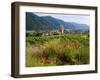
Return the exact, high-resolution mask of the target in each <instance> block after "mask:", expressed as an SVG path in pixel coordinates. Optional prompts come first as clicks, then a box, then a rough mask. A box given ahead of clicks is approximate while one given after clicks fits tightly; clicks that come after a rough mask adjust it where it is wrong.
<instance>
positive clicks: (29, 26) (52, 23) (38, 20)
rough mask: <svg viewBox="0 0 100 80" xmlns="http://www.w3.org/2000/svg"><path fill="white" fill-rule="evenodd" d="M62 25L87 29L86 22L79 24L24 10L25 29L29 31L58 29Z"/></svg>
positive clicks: (68, 27) (76, 28)
mask: <svg viewBox="0 0 100 80" xmlns="http://www.w3.org/2000/svg"><path fill="white" fill-rule="evenodd" d="M60 25H63V26H64V28H65V29H72V30H89V26H88V25H86V24H79V23H75V22H65V21H63V20H61V19H58V18H54V17H52V16H38V15H36V14H34V13H31V12H26V30H28V31H31V30H35V31H40V30H42V31H48V30H54V29H58V28H59V27H60Z"/></svg>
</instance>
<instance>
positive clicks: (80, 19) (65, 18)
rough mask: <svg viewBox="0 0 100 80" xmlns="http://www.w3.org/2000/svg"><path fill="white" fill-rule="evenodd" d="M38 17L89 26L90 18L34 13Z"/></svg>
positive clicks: (76, 15) (77, 15)
mask: <svg viewBox="0 0 100 80" xmlns="http://www.w3.org/2000/svg"><path fill="white" fill-rule="evenodd" d="M34 14H36V15H38V16H51V17H54V18H58V19H61V20H63V21H66V22H76V23H79V24H87V25H88V26H89V25H90V16H89V15H83V14H80V15H79V14H51V13H34Z"/></svg>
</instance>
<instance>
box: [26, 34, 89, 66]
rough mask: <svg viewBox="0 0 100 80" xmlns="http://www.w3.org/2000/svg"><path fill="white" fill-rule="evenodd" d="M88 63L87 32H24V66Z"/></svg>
mask: <svg viewBox="0 0 100 80" xmlns="http://www.w3.org/2000/svg"><path fill="white" fill-rule="evenodd" d="M81 64H89V33H88V32H86V33H80V34H63V35H50V36H42V35H33V34H31V33H27V34H26V67H37V66H38V67H40V66H60V65H81Z"/></svg>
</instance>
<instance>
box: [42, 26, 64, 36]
mask: <svg viewBox="0 0 100 80" xmlns="http://www.w3.org/2000/svg"><path fill="white" fill-rule="evenodd" d="M53 34H59V35H60V34H64V26H63V25H60V28H58V29H56V30H52V31H49V32H44V33H43V35H46V36H50V35H53Z"/></svg>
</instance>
